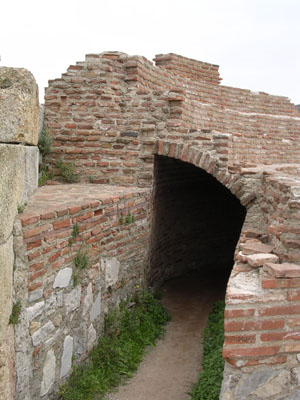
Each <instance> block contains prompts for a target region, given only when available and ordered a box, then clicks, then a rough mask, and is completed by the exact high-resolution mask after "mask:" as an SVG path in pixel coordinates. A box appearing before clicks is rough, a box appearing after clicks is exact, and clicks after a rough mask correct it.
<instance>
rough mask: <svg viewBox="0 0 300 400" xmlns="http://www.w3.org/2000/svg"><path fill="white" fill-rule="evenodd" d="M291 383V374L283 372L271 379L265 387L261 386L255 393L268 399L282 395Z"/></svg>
mask: <svg viewBox="0 0 300 400" xmlns="http://www.w3.org/2000/svg"><path fill="white" fill-rule="evenodd" d="M288 381H289V373H288V372H287V371H285V370H283V371H281V372H280V373H279V374H277V375H276V376H275V377H274V378H271V379H270V380H269V381H268V382H266V383H265V384H264V385H262V386H260V387H258V388H257V390H255V391H254V392H253V394H255V395H256V396H258V397H261V398H263V399H264V398H268V397H270V396H275V395H277V394H280V393H281V392H282V391H283V390H284V388H285V387H286V386H287V384H288Z"/></svg>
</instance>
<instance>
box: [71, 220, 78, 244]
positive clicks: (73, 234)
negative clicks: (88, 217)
mask: <svg viewBox="0 0 300 400" xmlns="http://www.w3.org/2000/svg"><path fill="white" fill-rule="evenodd" d="M78 235H79V225H78V224H77V223H76V224H75V225H74V226H73V230H72V235H71V237H70V238H69V246H72V245H73V240H74V239H76V238H77V236H78Z"/></svg>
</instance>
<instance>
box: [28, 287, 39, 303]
mask: <svg viewBox="0 0 300 400" xmlns="http://www.w3.org/2000/svg"><path fill="white" fill-rule="evenodd" d="M42 297H43V289H37V290H34V291H33V292H30V294H29V298H28V301H29V303H33V302H34V301H37V300H39V299H41V298H42Z"/></svg>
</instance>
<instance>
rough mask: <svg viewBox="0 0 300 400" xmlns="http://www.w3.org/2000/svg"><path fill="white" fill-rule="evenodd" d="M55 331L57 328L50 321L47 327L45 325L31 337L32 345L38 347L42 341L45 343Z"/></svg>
mask: <svg viewBox="0 0 300 400" xmlns="http://www.w3.org/2000/svg"><path fill="white" fill-rule="evenodd" d="M54 330H55V326H54V325H53V323H52V322H51V321H48V322H47V323H46V324H45V325H43V326H42V327H41V328H40V329H38V330H37V331H36V332H34V334H33V335H32V336H31V339H32V344H33V345H34V346H38V345H39V344H40V343H41V342H42V341H44V340H45V339H46V338H47V336H48V335H50V333H52V332H53V331H54Z"/></svg>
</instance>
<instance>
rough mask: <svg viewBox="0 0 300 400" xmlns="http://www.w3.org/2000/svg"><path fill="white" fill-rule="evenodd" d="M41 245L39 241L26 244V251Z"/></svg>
mask: <svg viewBox="0 0 300 400" xmlns="http://www.w3.org/2000/svg"><path fill="white" fill-rule="evenodd" d="M41 244H42V240H41V239H38V240H35V241H34V242H30V243H27V250H32V249H34V248H35V247H39V246H41Z"/></svg>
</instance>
